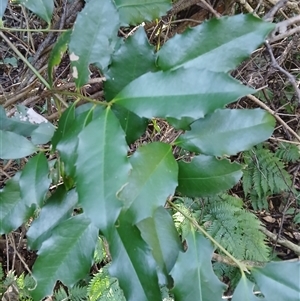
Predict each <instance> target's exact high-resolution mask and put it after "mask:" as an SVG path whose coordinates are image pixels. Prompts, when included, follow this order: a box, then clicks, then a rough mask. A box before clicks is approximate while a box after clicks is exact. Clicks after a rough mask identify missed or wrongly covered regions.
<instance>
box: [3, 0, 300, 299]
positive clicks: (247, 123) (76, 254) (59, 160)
mask: <svg viewBox="0 0 300 301" xmlns="http://www.w3.org/2000/svg"><path fill="white" fill-rule="evenodd" d="M20 2H21V3H22V4H24V5H25V6H26V7H27V8H29V9H30V10H32V11H33V12H34V13H36V14H38V15H39V16H40V17H41V18H43V19H44V20H45V21H46V22H48V24H49V26H50V25H51V16H52V11H53V7H54V3H53V1H49V0H43V1H42V0H41V1H39V2H36V1H30V0H28V1H20ZM33 3H34V5H33ZM169 8H170V3H169V1H166V0H160V1H158V2H157V3H156V4H152V3H151V2H149V1H146V0H144V1H140V3H139V4H134V5H133V3H132V1H131V0H126V1H117V0H116V1H108V0H106V1H104V0H102V1H99V0H89V1H86V3H85V6H84V8H83V10H82V11H81V12H80V13H79V14H78V16H77V19H76V22H75V24H74V26H73V28H72V29H71V30H67V31H65V32H64V33H63V34H62V35H61V36H60V38H59V39H58V41H57V43H56V45H55V47H54V48H53V51H52V54H51V56H50V59H49V62H48V81H46V83H45V85H46V88H48V89H49V92H51V93H53V95H54V96H53V97H55V93H57V94H59V91H56V90H55V87H53V86H52V85H53V68H54V67H55V66H56V65H57V64H59V62H60V58H61V55H62V53H63V52H64V51H66V50H67V51H68V54H69V58H70V61H71V70H72V76H73V79H74V81H75V83H76V87H77V88H78V91H79V89H80V87H82V86H83V85H84V84H85V83H86V82H87V81H88V78H89V72H90V71H89V65H90V64H93V65H94V66H96V67H97V68H98V69H99V70H100V72H101V73H102V74H103V75H104V76H105V82H104V87H103V90H104V96H105V101H97V100H93V99H89V98H88V97H83V96H81V95H80V94H79V93H72V92H68V91H64V92H65V93H66V94H68V95H69V96H75V97H76V98H77V99H76V100H75V101H74V102H73V103H69V107H68V108H67V109H66V110H65V111H64V113H63V114H62V115H61V117H60V118H59V121H58V126H57V128H55V127H54V126H53V125H51V124H50V123H49V122H42V123H32V122H30V121H31V120H32V119H30V116H31V117H32V115H30V114H32V112H30V111H29V110H28V111H29V112H28V111H27V112H24V113H22V114H20V113H19V115H18V116H15V117H13V118H8V117H6V112H5V110H4V109H3V108H2V109H1V110H0V118H1V122H0V143H1V146H0V158H2V159H3V160H8V159H20V158H23V157H28V156H29V159H28V162H27V163H26V165H25V167H24V168H23V169H22V170H21V171H20V172H18V173H17V174H16V175H15V176H14V177H13V178H11V179H9V180H8V181H7V182H6V185H5V187H4V188H3V189H1V191H0V212H1V215H0V233H1V234H4V233H10V232H11V231H13V230H14V229H17V228H18V227H20V226H21V225H22V224H24V223H26V222H28V220H29V219H32V218H33V217H34V218H33V221H31V222H30V225H29V229H28V231H27V234H26V236H27V246H28V248H29V249H30V250H36V251H37V255H38V256H37V259H36V261H35V263H34V266H33V270H32V276H33V278H34V280H35V285H34V286H33V287H32V288H31V290H30V294H31V296H32V298H33V300H35V301H38V300H41V299H43V298H44V297H45V296H48V295H51V294H52V293H53V289H54V287H55V284H56V283H57V281H58V280H59V281H61V282H62V283H63V284H64V285H66V286H68V287H73V286H74V285H75V284H76V283H78V281H79V280H81V279H83V278H84V277H86V275H87V274H88V273H89V270H90V268H91V266H92V264H93V261H94V256H93V254H94V250H95V247H96V245H97V242H98V237H99V235H101V236H103V237H105V241H106V244H107V245H108V249H109V256H110V257H111V259H112V261H111V263H110V265H109V267H108V273H109V275H110V277H114V278H116V279H117V280H118V283H119V285H120V288H121V289H122V291H123V294H124V296H125V299H126V300H139V301H144V300H145V301H146V300H148V301H150V300H151V301H155V300H162V293H161V287H165V288H166V289H167V290H168V294H170V296H171V297H172V298H173V299H175V300H188V301H189V300H191V301H195V300H222V296H223V294H224V292H225V291H226V285H225V284H224V283H223V282H222V281H220V279H219V278H218V277H217V276H216V274H215V273H214V271H213V266H212V262H211V259H212V257H213V256H215V254H214V251H215V250H216V252H217V254H219V255H220V256H221V257H223V258H226V260H227V262H229V263H230V264H232V265H234V266H236V267H237V268H239V271H240V275H241V276H240V279H239V281H238V283H237V286H236V289H235V291H234V293H233V297H232V300H233V301H237V300H245V299H248V300H257V297H256V296H255V295H256V294H257V291H258V292H259V295H260V296H262V300H291V301H292V300H298V299H297V298H298V296H299V287H298V281H297V279H296V277H290V278H287V277H286V275H287V274H289V275H290V274H294V275H296V274H297V272H298V271H299V266H300V265H299V262H298V263H291V262H269V263H266V264H265V265H261V264H259V265H257V266H256V265H251V264H250V263H249V262H248V263H247V262H244V260H245V259H251V260H253V259H255V260H257V261H266V260H267V259H268V258H267V254H268V252H267V250H265V249H266V246H265V245H264V244H262V241H263V237H262V236H260V235H261V234H260V232H259V229H258V228H259V227H258V225H259V222H258V221H257V220H256V219H255V217H254V216H253V215H250V213H249V214H248V213H246V212H245V211H244V209H243V208H242V207H243V206H242V203H241V200H232V199H230V198H229V197H224V196H223V197H220V196H219V195H220V193H223V192H224V191H226V190H228V189H230V188H231V187H233V186H234V185H235V184H237V183H238V182H239V180H240V179H241V177H242V174H243V171H242V169H243V166H242V165H241V164H239V163H237V162H231V161H230V159H229V156H232V155H236V154H237V153H239V152H243V151H246V150H249V149H251V148H252V147H253V146H254V145H256V144H258V143H261V142H262V141H264V140H266V139H268V137H269V136H270V135H271V134H272V132H273V129H274V125H275V121H274V118H273V117H272V116H271V115H270V114H269V113H267V112H265V111H263V110H261V109H228V108H224V107H225V106H226V105H228V104H230V103H232V102H234V101H236V100H237V99H239V98H241V97H244V96H246V95H247V94H251V93H254V92H255V90H253V89H251V88H249V87H246V86H244V85H242V84H241V83H240V82H238V81H236V80H235V79H233V78H232V77H231V76H230V75H229V72H230V71H231V70H232V69H234V68H235V67H237V65H238V64H240V63H241V62H242V61H243V60H244V59H245V58H247V57H248V56H249V55H250V54H251V52H252V51H254V50H255V49H256V48H257V47H258V46H259V45H261V44H262V43H263V42H264V40H265V38H266V37H267V35H268V34H269V33H270V32H271V31H272V30H273V29H274V25H273V24H271V23H267V22H263V21H262V20H260V19H258V18H256V17H254V16H253V15H237V16H232V17H222V18H219V19H212V20H210V21H208V22H204V23H203V24H201V25H199V26H197V27H195V28H193V29H188V30H186V31H185V32H184V33H183V34H182V35H176V36H175V37H173V38H172V39H170V40H169V41H167V42H166V43H165V44H164V45H163V46H162V47H161V48H160V49H159V50H158V51H156V50H155V48H154V46H152V45H151V44H149V42H148V39H147V35H146V33H145V31H144V28H143V27H142V26H140V27H136V28H135V29H136V30H135V31H134V33H133V34H132V35H131V36H129V37H128V38H127V39H126V40H123V39H121V38H120V37H118V30H119V28H120V26H127V25H136V24H141V22H143V21H144V20H152V19H155V18H158V17H160V16H162V15H163V14H165V13H166V12H167V10H168V9H169ZM27 63H28V64H29V62H27ZM39 78H40V79H41V78H42V75H41V74H39ZM44 82H45V79H43V83H44ZM81 99H84V100H86V101H87V103H85V104H83V105H80V106H78V105H77V104H78V102H79V101H80V100H81ZM20 116H21V117H22V118H21V117H20ZM26 118H27V119H26ZM154 118H158V119H164V120H166V121H167V122H168V123H169V124H170V126H172V127H173V128H174V131H175V130H176V131H178V134H177V138H176V139H175V140H173V141H168V140H167V139H165V140H163V141H155V142H149V143H146V144H141V145H138V147H137V149H136V151H135V152H134V153H133V154H130V155H128V152H129V146H130V145H131V144H132V143H134V142H135V141H136V140H137V139H139V138H140V137H141V136H142V135H143V133H144V132H145V130H146V128H147V125H148V123H149V120H153V119H154ZM49 146H50V147H49ZM175 147H176V148H177V149H182V150H183V151H188V152H189V153H190V154H192V155H191V156H189V158H182V157H178V156H176V155H174V152H173V150H174V149H175ZM49 152H50V154H52V156H51V158H52V159H51V160H48V157H47V155H48V153H49ZM53 158H54V159H53ZM178 197H180V198H182V197H189V198H193V199H194V198H203V200H204V201H203V202H204V203H205V206H204V205H203V206H202V207H201V206H198V209H197V210H200V211H201V210H202V215H203V217H202V219H196V218H195V217H193V216H190V214H188V213H187V212H185V211H184V210H182V209H180V206H179V205H178V204H177V203H176V202H174V200H175V199H177V198H178ZM208 197H210V201H208V200H209V198H208ZM205 198H207V199H205ZM204 203H203V204H204ZM168 208H172V210H173V211H175V212H180V214H181V215H182V216H184V217H185V218H186V219H187V220H188V221H189V225H188V227H189V229H188V231H187V232H186V235H185V236H184V243H183V241H182V240H181V238H182V236H180V235H179V232H178V229H179V228H176V227H175V223H174V221H173V219H172V216H171V214H170V211H169V209H168ZM75 209H76V210H75ZM222 215H224V218H225V219H226V218H227V221H226V223H228V224H226V223H225V226H226V227H227V228H226V227H224V226H223V224H220V223H219V222H218V219H217V217H218V216H222ZM36 216H37V217H36ZM228 217H230V218H231V219H232V220H228ZM243 222H245V223H246V224H243ZM249 229H251V231H250V232H249V233H251V235H252V236H256V237H254V238H255V239H254V238H253V239H251V237H249V239H250V241H252V242H253V241H257V248H260V250H256V251H257V252H258V253H257V254H258V255H253V253H251V256H252V257H251V256H250V255H249V252H248V250H247V249H248V246H247V243H248V242H249V240H248V239H247V238H245V237H244V238H243V239H241V237H242V235H238V234H243V235H244V236H247V235H248V234H247V233H248V232H247V231H249ZM218 231H221V232H222V235H223V236H222V237H221V238H222V239H220V238H217V235H216V232H217V233H219V232H218ZM234 235H236V236H234ZM235 237H238V238H235ZM261 237H262V238H261ZM236 239H238V240H239V241H236ZM232 243H233V244H235V245H236V246H238V247H239V249H238V250H237V249H235V248H234V247H233V245H232ZM251 247H253V246H251ZM260 251H261V254H260V255H259V253H260ZM247 252H248V253H247ZM105 272H107V271H106V270H105ZM247 274H251V278H247V277H246V275H247ZM110 279H111V278H110ZM250 279H251V280H250ZM95 281H97V279H95ZM108 281H111V280H108ZM254 286H255V288H256V289H255V293H254V290H253V288H254Z"/></svg>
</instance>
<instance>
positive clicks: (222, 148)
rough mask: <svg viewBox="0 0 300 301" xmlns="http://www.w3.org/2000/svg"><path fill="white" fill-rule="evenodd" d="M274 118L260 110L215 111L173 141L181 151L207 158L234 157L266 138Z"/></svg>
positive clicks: (269, 133) (271, 129) (273, 123)
mask: <svg viewBox="0 0 300 301" xmlns="http://www.w3.org/2000/svg"><path fill="white" fill-rule="evenodd" d="M274 126H275V119H274V118H273V116H272V115H270V114H269V113H267V112H266V111H263V110H261V109H254V110H246V109H243V110H231V109H226V110H217V111H215V112H214V113H212V114H210V115H208V116H205V117H204V118H202V119H199V120H197V121H195V122H194V123H193V124H192V125H191V128H192V129H191V131H188V132H186V133H185V134H184V135H181V136H180V137H179V138H178V139H177V142H178V143H179V146H181V147H182V148H184V149H186V150H189V151H192V152H197V153H204V154H207V155H214V156H223V155H235V154H236V153H238V152H240V151H244V150H247V149H250V148H251V147H252V146H254V145H255V144H258V143H260V142H262V141H265V140H266V139H268V138H269V137H270V136H271V135H272V132H273V130H274Z"/></svg>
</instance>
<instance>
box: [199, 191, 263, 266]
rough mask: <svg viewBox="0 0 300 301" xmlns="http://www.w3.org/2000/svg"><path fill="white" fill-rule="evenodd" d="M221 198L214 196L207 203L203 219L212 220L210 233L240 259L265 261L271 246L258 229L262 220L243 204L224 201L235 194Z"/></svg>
mask: <svg viewBox="0 0 300 301" xmlns="http://www.w3.org/2000/svg"><path fill="white" fill-rule="evenodd" d="M222 198H223V200H222V199H221V198H220V197H219V200H218V199H214V200H213V201H211V203H210V204H208V206H207V209H206V212H207V214H206V215H205V217H204V222H209V225H208V227H207V231H208V232H209V234H210V235H211V236H212V237H214V239H216V240H217V241H218V242H219V243H220V244H221V245H222V246H223V247H224V248H225V249H226V250H228V251H229V252H230V253H231V254H232V255H233V256H235V257H236V258H238V259H241V260H256V261H266V260H267V259H268V257H269V249H268V247H267V246H266V243H265V236H264V234H263V233H262V232H261V231H260V230H259V227H260V225H261V224H260V222H259V220H258V219H257V218H256V216H255V215H254V214H252V213H251V212H248V211H246V210H244V209H243V208H242V207H238V206H237V205H236V204H232V203H230V202H227V201H225V202H224V199H225V200H226V199H228V200H230V199H231V198H233V197H229V196H228V197H226V196H224V195H223V196H222ZM240 203H241V202H240ZM237 204H238V203H237Z"/></svg>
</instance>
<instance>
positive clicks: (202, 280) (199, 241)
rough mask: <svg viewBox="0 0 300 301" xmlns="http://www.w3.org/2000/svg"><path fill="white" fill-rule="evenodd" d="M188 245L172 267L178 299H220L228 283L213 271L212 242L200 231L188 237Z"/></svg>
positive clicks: (186, 300)
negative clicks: (222, 280) (223, 281)
mask: <svg viewBox="0 0 300 301" xmlns="http://www.w3.org/2000/svg"><path fill="white" fill-rule="evenodd" d="M186 242H187V246H188V249H187V251H186V252H185V253H182V252H181V253H180V254H179V256H178V259H177V262H176V264H175V266H174V268H173V270H172V271H171V276H172V277H173V279H174V288H173V289H172V290H171V292H172V293H173V294H174V296H175V300H176V301H183V300H184V301H195V300H199V301H209V300H214V301H218V300H219V301H221V300H222V294H223V291H224V290H225V288H226V285H225V284H224V283H222V282H221V281H220V280H219V279H218V278H217V276H216V275H215V274H214V272H213V269H212V264H211V257H212V254H213V246H212V245H211V243H210V241H208V240H207V239H206V238H204V237H203V236H202V235H200V234H199V233H197V232H194V231H191V232H190V233H189V235H188V236H187V238H186Z"/></svg>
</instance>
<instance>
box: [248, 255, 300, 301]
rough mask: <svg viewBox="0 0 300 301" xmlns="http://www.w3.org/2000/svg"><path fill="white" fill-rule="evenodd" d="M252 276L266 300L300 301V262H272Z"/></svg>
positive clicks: (253, 271) (256, 270) (254, 270)
mask: <svg viewBox="0 0 300 301" xmlns="http://www.w3.org/2000/svg"><path fill="white" fill-rule="evenodd" d="M252 275H253V277H254V279H255V282H256V283H257V285H258V287H259V289H260V291H261V292H262V294H263V295H264V296H265V299H266V300H270V301H271V300H287V301H299V296H300V286H299V275H300V261H294V262H288V261H286V262H285V261H282V262H270V263H268V264H266V266H265V267H263V268H254V269H253V270H252Z"/></svg>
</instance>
